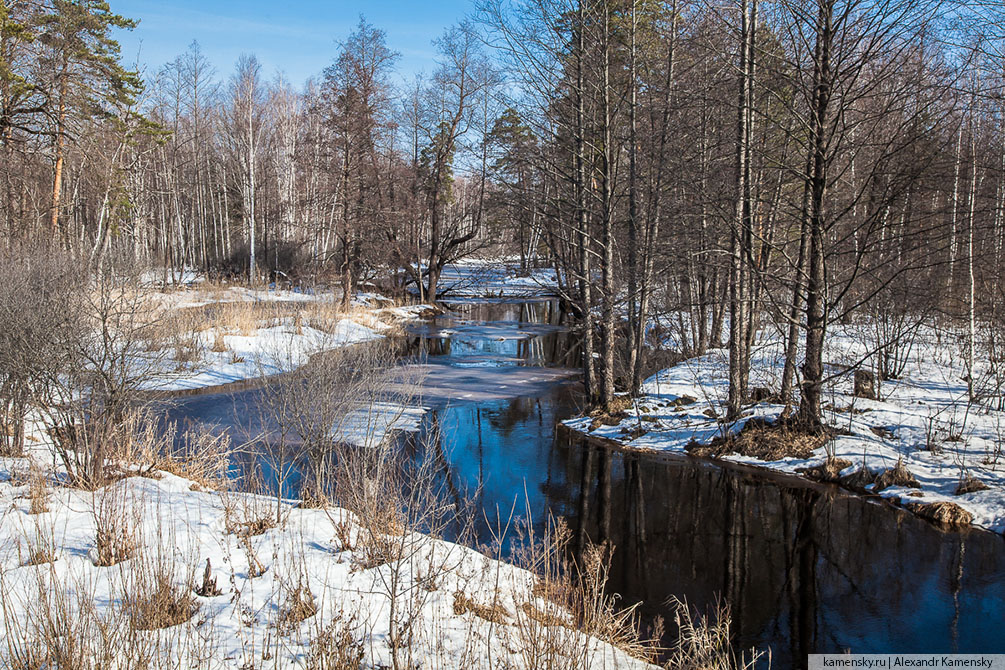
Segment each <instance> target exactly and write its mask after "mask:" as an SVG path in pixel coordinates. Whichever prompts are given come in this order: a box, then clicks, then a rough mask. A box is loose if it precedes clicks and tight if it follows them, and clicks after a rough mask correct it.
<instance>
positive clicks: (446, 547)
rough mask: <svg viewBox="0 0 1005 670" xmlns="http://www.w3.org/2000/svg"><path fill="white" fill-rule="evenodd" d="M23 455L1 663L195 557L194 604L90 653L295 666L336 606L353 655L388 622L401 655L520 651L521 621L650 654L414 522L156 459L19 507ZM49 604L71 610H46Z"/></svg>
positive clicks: (3, 496) (374, 646)
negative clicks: (45, 558)
mask: <svg viewBox="0 0 1005 670" xmlns="http://www.w3.org/2000/svg"><path fill="white" fill-rule="evenodd" d="M27 468H28V463H27V460H26V459H5V460H3V461H0V507H2V509H3V512H2V523H0V588H2V591H3V594H4V595H3V613H4V621H5V631H4V633H5V637H6V643H5V644H4V645H3V646H2V648H0V665H8V664H13V661H12V659H11V658H9V656H8V655H9V654H11V653H12V650H13V649H16V648H18V646H19V640H21V641H22V642H23V640H22V639H21V637H20V636H24V639H30V638H31V634H30V631H31V630H32V628H33V627H34V626H36V625H38V624H39V622H40V621H41V620H42V619H45V618H48V621H50V622H51V621H57V622H59V621H67V622H72V623H68V624H67V625H72V627H73V630H75V631H77V632H78V634H79V635H80V640H79V641H80V642H82V643H83V644H85V645H88V644H93V645H94V647H91V648H90V649H89V651H88V652H87V653H90V654H93V653H95V652H96V651H97V650H98V649H101V648H102V644H103V642H102V640H104V639H105V638H104V637H103V636H102V635H99V634H98V633H97V630H98V628H97V627H96V624H100V626H101V628H100V630H104V631H106V632H108V631H118V632H119V633H125V632H126V631H128V630H129V623H128V622H129V615H128V611H127V609H126V601H127V599H128V598H130V597H132V598H135V597H137V594H138V593H139V591H140V589H139V588H138V586H137V585H138V584H142V583H143V580H144V579H147V580H153V579H154V578H155V575H157V574H163V575H165V576H166V578H167V580H168V581H169V582H170V583H172V584H173V585H175V586H176V587H177V588H178V589H180V590H182V591H185V592H189V593H191V590H192V589H193V588H195V587H197V586H198V585H199V584H201V583H202V575H203V569H204V568H205V565H206V561H207V559H208V560H209V561H210V564H211V566H212V575H213V577H214V578H215V579H216V582H217V585H218V587H219V589H220V591H221V593H220V594H219V595H216V596H207V597H202V596H199V597H195V600H196V602H197V604H198V610H197V611H196V612H195V614H194V616H192V617H191V618H190V619H189V620H187V621H185V622H183V623H180V624H178V625H175V626H172V627H168V628H163V629H159V630H153V631H140V632H139V633H138V637H137V638H133V637H130V636H129V635H121V636H111V637H109V638H107V639H108V640H111V642H108V644H116V642H115V641H116V640H118V644H122V645H124V646H121V647H119V648H118V649H117V650H115V655H114V656H113V659H110V664H109V665H103V666H101V667H108V668H115V667H120V665H119V664H121V667H124V666H125V660H124V659H126V658H131V657H133V656H134V655H136V654H139V653H141V650H142V651H143V652H150V653H152V654H153V655H154V658H156V659H159V661H160V662H159V663H151V664H150V665H151V667H153V666H156V667H200V668H235V669H236V668H247V667H270V668H271V667H275V668H293V667H305V657H306V655H307V654H308V653H310V648H311V644H312V642H314V641H316V640H318V639H319V638H322V637H323V636H322V633H323V631H325V630H326V629H328V628H329V626H331V625H333V623H337V622H338V621H341V622H342V624H341V625H343V626H345V627H346V628H347V629H348V630H349V631H350V634H351V639H352V640H354V641H356V642H357V643H358V644H359V645H360V648H361V649H362V651H363V653H364V664H363V666H362V667H367V668H378V667H391V665H392V649H391V642H390V640H391V636H392V633H396V632H401V631H402V630H405V629H406V628H407V629H408V631H409V634H410V636H409V637H410V645H409V648H408V649H405V648H402V649H399V652H400V653H401V654H402V655H405V654H412V655H413V656H412V658H411V659H410V660H411V662H410V663H408V665H407V667H414V668H459V667H465V668H469V667H470V668H475V667H511V668H524V667H530V666H529V663H528V661H527V660H526V659H525V658H524V656H523V655H522V653H521V651H523V652H525V651H527V649H528V647H529V644H530V643H529V641H528V639H527V636H529V635H530V634H531V633H530V631H532V630H536V631H537V633H536V634H537V635H539V636H541V638H542V639H546V638H552V639H567V640H572V641H573V642H574V644H575V646H576V648H577V649H578V650H579V651H580V652H583V653H585V656H584V657H583V659H582V660H583V661H584V662H585V663H586V665H576V666H575V667H592V668H611V669H613V668H642V667H649V666H647V665H646V664H644V663H642V662H640V661H637V660H634V659H632V658H630V657H628V656H627V655H626V654H625V653H624V652H622V651H620V650H619V649H617V648H615V647H612V646H610V645H608V644H606V643H604V642H601V641H599V640H597V639H595V638H589V637H587V636H585V635H583V634H581V633H578V632H573V631H570V630H567V629H566V628H564V627H560V626H550V627H545V626H540V625H538V624H535V623H534V622H532V621H530V620H529V619H528V617H527V615H526V614H524V610H523V609H522V608H523V607H524V606H525V604H526V603H530V604H532V605H533V606H534V607H536V608H537V609H538V610H540V611H544V612H550V613H553V614H554V615H555V616H557V617H559V618H561V619H563V620H566V621H568V620H569V617H568V615H567V614H565V613H564V612H561V611H557V610H556V608H555V606H554V605H552V604H550V603H548V602H545V601H544V600H542V599H541V598H539V597H537V596H535V595H534V594H533V593H532V588H533V585H534V582H535V578H534V577H533V576H532V575H531V574H530V573H528V572H526V571H524V570H522V569H519V568H516V567H513V566H511V565H508V564H505V563H501V562H498V561H495V560H492V559H490V558H488V557H486V556H484V555H482V554H479V553H477V552H475V551H473V550H471V549H468V548H465V547H463V546H460V545H457V544H452V543H449V542H444V541H440V540H436V539H433V538H430V537H427V536H424V535H420V534H415V533H405V534H403V535H400V534H397V535H396V534H392V535H383V534H380V533H377V534H370V533H369V532H368V531H367V530H366V529H365V528H364V526H363V525H361V523H360V522H359V519H358V518H356V517H355V516H353V515H352V514H350V513H349V512H347V511H345V510H341V509H337V508H329V509H327V510H321V509H301V508H299V507H296V506H295V505H294V504H293V502H292V501H286V500H280V501H277V500H276V499H275V498H264V497H259V496H253V495H246V494H236V493H218V492H212V491H203V490H200V489H199V487H197V486H195V485H193V483H192V482H190V481H187V480H185V479H182V478H179V477H176V476H174V475H172V474H168V473H158V474H157V478H144V477H131V478H128V479H124V480H121V481H119V482H117V483H115V484H113V485H111V486H109V487H107V488H105V489H99V490H98V491H95V492H88V491H83V490H78V489H71V488H68V487H55V488H53V489H52V490H51V494H50V498H49V500H48V503H47V506H48V511H45V512H42V513H38V514H29V500H28V490H27V489H28V485H27V484H26V483H24V482H23V481H21V480H20V479H19V475H18V472H19V471H24V470H27ZM277 505H278V509H279V516H280V518H281V521H280V522H279V524H278V525H275V527H271V528H268V529H266V530H265V531H264V532H263V533H261V534H258V535H251V536H250V537H248V539H247V546H246V545H245V542H244V540H243V539H242V538H241V537H240V534H239V533H235V532H230V531H233V530H234V529H235V528H237V527H239V526H238V524H240V523H241V522H242V521H252V520H255V519H259V518H270V519H271V518H275V516H276V510H277ZM113 520H115V521H118V522H119V523H121V524H124V528H125V532H126V533H127V535H128V536H130V537H132V538H134V539H135V541H136V545H137V549H136V551H135V552H134V554H133V555H132V556H131V557H130V558H128V559H125V560H122V561H121V562H118V563H116V564H114V565H111V566H107V567H99V566H97V565H96V564H95V563H96V560H95V559H96V558H97V552H96V546H95V544H96V535H97V532H98V524H99V523H102V524H105V525H107V524H108V523H109V522H111V521H113ZM379 542H384V543H385V545H384V546H388V547H391V548H392V549H391V552H390V554H389V559H388V560H387V561H386V562H383V561H376V562H375V561H372V560H370V559H371V557H372V556H373V550H372V548H373V547H375V546H380V545H378V544H375V543H379ZM39 543H44V544H45V545H48V546H49V547H50V550H51V552H52V554H53V555H54V557H55V561H54V562H51V563H42V564H40V565H26V564H25V563H26V562H27V561H26V558H27V556H28V554H29V553H30V551H31V549H32V548H33V547H37V546H39ZM248 548H250V551H251V552H252V553H253V555H254V557H253V558H252V557H251V556H249V553H248ZM255 562H257V563H258V564H259V566H260V570H259V572H261V574H260V575H259V576H254V575H255V570H254V569H253V568H254V567H255V566H254V563H255ZM298 585H303V586H306V587H307V588H308V589H309V591H310V593H311V595H312V596H313V602H314V603H315V605H316V607H317V610H318V611H317V613H316V614H314V615H313V616H310V617H308V618H306V619H305V620H303V621H302V622H294V623H291V624H284V623H283V621H282V613H283V612H284V610H286V609H288V608H289V606H290V603H291V602H292V600H291V593H292V592H293V589H295V588H296V587H297V586H298ZM458 593H461V594H464V596H465V597H467V598H470V599H471V600H473V601H475V602H476V603H479V604H482V605H491V604H492V603H493V600H494V601H495V602H496V603H498V604H499V605H500V606H501V607H502V608H503V609H504V610H505V612H506V618H505V620H504V621H503V622H502V623H495V624H492V623H490V622H489V621H486V620H484V619H482V618H480V617H479V616H477V615H476V614H473V613H471V612H470V611H468V612H464V611H463V608H462V609H457V608H456V605H455V597H456V596H455V594H458ZM392 602H394V603H395V612H396V614H395V615H394V616H395V619H394V620H393V621H392V618H391V616H392V615H391V603H392ZM64 608H66V609H65V610H64ZM64 611H69V612H72V613H73V616H72V617H69V618H66V619H61V618H60V615H61V613H62V612H64ZM406 621H408V622H410V623H409V625H408V626H406V625H405V622H406ZM56 626H57V628H58V626H59V624H58V623H57V624H56ZM89 626H91V627H89ZM138 640H140V641H142V642H140V641H138ZM539 641H540V640H539ZM144 642H145V643H146V644H144ZM345 644H346V643H345V642H344V641H343V642H342V645H343V646H345ZM36 650H40V648H39V647H36ZM263 659H265V660H267V661H268V662H267V663H264V664H263ZM324 667H328V666H324ZM569 667H573V663H572V662H570V663H569Z"/></svg>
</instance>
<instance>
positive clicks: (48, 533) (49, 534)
mask: <svg viewBox="0 0 1005 670" xmlns="http://www.w3.org/2000/svg"><path fill="white" fill-rule="evenodd" d="M24 539H25V546H24V555H22V551H21V550H22V546H21V542H20V541H18V556H19V558H20V562H21V565H45V564H46V563H52V562H54V561H55V560H56V556H57V547H56V538H55V534H54V533H53V531H52V529H51V528H45V527H43V526H42V525H41V524H40V523H38V522H37V521H36V522H35V532H34V533H33V534H30V535H28V536H26V537H25V538H24Z"/></svg>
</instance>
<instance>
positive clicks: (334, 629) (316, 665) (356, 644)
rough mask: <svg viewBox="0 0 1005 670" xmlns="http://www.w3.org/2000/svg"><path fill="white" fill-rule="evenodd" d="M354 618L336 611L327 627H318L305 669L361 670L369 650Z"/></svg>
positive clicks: (308, 651)
mask: <svg viewBox="0 0 1005 670" xmlns="http://www.w3.org/2000/svg"><path fill="white" fill-rule="evenodd" d="M358 628H359V626H358V623H357V621H356V617H355V615H351V616H349V617H346V616H345V614H344V613H343V612H341V611H339V612H337V613H336V615H335V617H334V618H333V619H332V621H331V622H330V623H329V624H328V625H327V626H324V627H323V628H322V627H319V628H317V629H316V630H315V631H314V634H313V635H312V636H311V645H310V648H309V649H308V650H307V654H306V658H305V659H304V660H305V668H306V670H362V669H363V667H364V665H363V659H364V658H365V657H366V648H365V647H364V644H363V638H362V637H361V636H360V635H359V634H358V633H357V629H358Z"/></svg>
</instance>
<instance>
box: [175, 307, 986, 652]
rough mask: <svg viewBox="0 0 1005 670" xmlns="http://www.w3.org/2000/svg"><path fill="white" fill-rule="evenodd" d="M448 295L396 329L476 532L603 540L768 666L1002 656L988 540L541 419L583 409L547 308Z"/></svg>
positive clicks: (630, 581)
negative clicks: (715, 607) (469, 502)
mask: <svg viewBox="0 0 1005 670" xmlns="http://www.w3.org/2000/svg"><path fill="white" fill-rule="evenodd" d="M453 307H454V310H455V311H451V312H449V313H448V314H446V315H443V316H441V317H438V318H436V319H435V320H434V321H432V322H430V323H426V324H418V325H414V326H410V327H409V328H408V329H407V333H406V338H407V340H408V345H409V347H410V350H411V351H412V352H413V353H415V354H420V353H421V358H419V359H418V360H416V361H415V362H413V363H411V364H412V365H416V366H421V367H422V371H423V373H424V375H425V380H426V381H425V383H424V387H423V404H424V405H425V406H427V407H429V408H430V410H429V412H428V413H427V414H426V417H425V419H424V420H423V425H422V433H425V434H426V435H431V434H434V433H435V435H436V436H437V437H436V440H437V443H436V446H437V449H438V450H442V453H443V454H444V455H445V461H446V463H445V467H444V470H445V473H446V474H445V476H446V477H448V478H449V479H450V480H451V482H450V483H451V486H452V487H454V488H456V489H457V490H470V491H476V492H477V493H476V495H475V501H474V503H475V507H476V513H475V518H474V526H475V535H476V538H475V539H476V541H477V542H479V543H484V544H488V543H490V542H491V540H492V537H493V530H494V529H493V526H495V525H496V524H494V523H491V522H490V521H488V519H496V518H502V519H504V520H505V519H506V518H508V516H509V514H510V512H511V510H515V511H516V513H517V514H523V513H525V512H526V511H529V512H530V513H532V514H533V518H534V521H535V524H538V525H540V524H543V523H545V521H546V519H547V518H548V515H549V514H550V515H554V516H556V517H562V518H564V519H565V520H566V522H567V523H568V524H569V526H570V528H571V529H572V531H573V533H574V537H575V538H576V542H574V544H577V545H578V546H580V547H581V546H582V543H583V542H585V541H592V542H602V541H610V542H611V543H613V545H614V546H615V550H614V553H613V559H612V560H613V563H612V571H611V580H610V584H609V585H610V588H611V590H612V591H614V592H617V593H620V594H621V596H622V597H623V602H624V603H626V604H627V603H634V602H641V603H642V604H643V605H642V610H643V612H644V613H645V614H646V616H647V617H653V616H656V615H661V616H663V617H664V618H666V619H668V620H669V621H672V612H671V608H670V606H669V605H668V599H669V598H670V597H671V596H677V597H684V598H686V599H687V601H688V602H689V603H690V604H691V605H692V606H693V607H697V608H699V609H706V608H708V607H709V606H710V605H711V604H712V603H714V602H715V601H716V599H717V598H722V599H724V600H725V602H727V603H728V604H729V606H730V608H731V610H732V616H733V622H734V623H733V629H734V632H735V633H736V636H737V643H738V646H740V647H743V648H749V647H751V646H754V647H757V648H759V649H762V650H766V649H769V648H770V650H771V655H772V667H775V668H787V667H799V666H802V665H804V664H805V655H806V654H807V653H810V652H821V653H822V652H830V653H834V652H842V651H845V650H850V651H852V652H856V653H866V652H872V653H883V652H891V653H892V652H912V653H927V652H933V653H935V652H937V653H949V652H983V653H991V652H995V653H1005V541H1003V538H1002V537H1001V536H999V535H995V534H992V533H989V532H985V531H981V530H977V529H972V530H963V531H943V530H940V529H937V528H935V527H934V526H931V525H930V524H928V523H927V522H924V521H922V520H920V519H918V518H917V517H915V516H913V515H911V514H908V513H905V512H903V511H902V510H899V509H896V508H894V507H892V506H890V505H889V504H887V503H883V502H879V501H874V500H869V499H866V498H863V497H861V496H856V495H851V494H848V493H846V492H844V491H843V490H841V489H839V488H837V487H834V486H829V485H819V484H813V483H810V482H804V481H802V480H798V479H794V478H791V477H782V476H774V475H770V474H768V473H766V472H764V471H759V470H757V469H754V468H750V467H742V466H731V465H726V464H717V463H711V462H708V461H703V460H699V459H694V458H690V457H667V456H659V455H653V454H638V453H627V452H622V451H619V450H615V449H611V448H609V447H606V446H604V445H600V444H596V443H593V442H592V441H587V440H583V439H582V438H580V437H578V436H575V435H571V434H569V433H568V432H567V431H564V430H560V431H557V430H556V424H557V423H558V422H560V421H561V420H562V419H564V418H567V417H570V416H572V415H574V414H575V413H576V412H578V411H579V409H580V407H581V404H582V401H581V397H580V394H579V388H578V386H579V383H578V381H577V378H576V375H575V372H574V370H572V369H571V368H572V366H573V365H574V363H575V358H576V355H577V352H576V351H575V339H574V338H573V337H572V335H571V334H570V333H569V332H568V331H567V330H566V329H565V328H564V327H563V325H562V315H561V313H560V312H559V310H558V308H557V303H556V302H555V301H528V302H490V303H477V304H475V303H466V304H465V303H460V304H455V305H454V306H453ZM257 393H258V391H256V390H255V389H244V390H238V391H234V392H223V393H213V394H205V395H197V396H192V397H187V398H183V399H180V400H179V401H178V402H176V403H175V404H174V405H173V406H172V407H171V409H170V411H169V414H170V416H171V417H172V418H175V419H184V420H188V421H195V422H206V423H213V424H216V425H218V426H221V428H222V429H225V430H233V431H238V430H240V429H241V427H242V426H246V425H247V424H248V423H254V421H256V420H257V419H255V418H254V417H255V416H257V414H256V412H255V411H254V408H255V402H256V397H257V395H256V394H257ZM256 429H257V427H256ZM434 429H435V430H434ZM422 433H420V438H421V437H422ZM429 442H430V440H423V439H414V438H413V439H412V440H411V444H412V445H413V446H414V445H416V444H420V445H421V444H428V443H429ZM290 493H294V492H290ZM508 548H509V545H508V544H506V545H505V546H504V551H506V550H508Z"/></svg>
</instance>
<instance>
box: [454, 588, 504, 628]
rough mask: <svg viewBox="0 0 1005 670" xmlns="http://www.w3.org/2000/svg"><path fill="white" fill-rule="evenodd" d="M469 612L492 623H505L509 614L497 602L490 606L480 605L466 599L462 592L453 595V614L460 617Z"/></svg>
mask: <svg viewBox="0 0 1005 670" xmlns="http://www.w3.org/2000/svg"><path fill="white" fill-rule="evenodd" d="M468 612H471V613H472V614H474V615H475V616H476V617H478V618H479V619H484V620H485V621H491V622H492V623H506V622H507V621H508V620H509V619H510V616H511V615H510V613H509V612H507V611H506V608H505V607H503V606H502V605H501V604H500V603H498V602H493V603H492V604H491V605H482V604H480V603H476V602H475V601H474V600H472V599H471V598H468V597H467V596H466V595H465V594H464V593H463V592H461V591H457V592H456V593H454V614H456V615H457V616H461V615H462V614H466V613H468Z"/></svg>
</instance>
